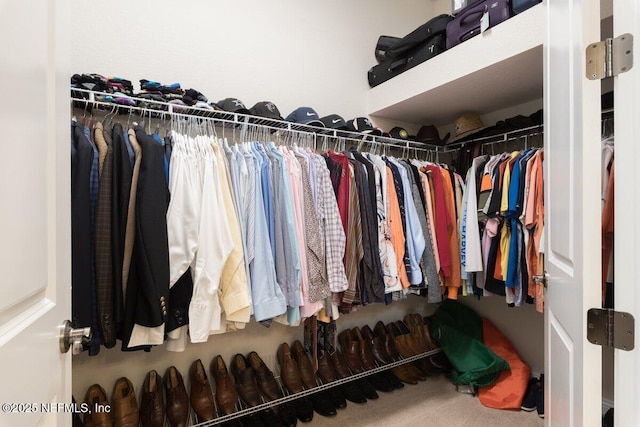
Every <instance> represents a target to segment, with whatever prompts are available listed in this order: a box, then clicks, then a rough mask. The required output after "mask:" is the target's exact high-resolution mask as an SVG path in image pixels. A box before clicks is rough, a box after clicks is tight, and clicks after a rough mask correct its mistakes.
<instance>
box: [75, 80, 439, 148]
mask: <svg viewBox="0 0 640 427" xmlns="http://www.w3.org/2000/svg"><path fill="white" fill-rule="evenodd" d="M106 96H112V94H109V93H104V92H95V91H91V90H87V89H78V88H71V102H72V105H73V104H75V105H76V107H78V106H82V105H84V111H85V113H87V112H92V111H93V109H94V108H96V109H98V110H100V111H102V112H105V113H107V115H113V116H115V115H124V114H128V115H129V117H130V119H131V118H132V115H133V113H134V112H136V113H137V114H138V115H139V117H140V118H141V119H145V118H147V117H148V118H149V120H151V119H152V118H156V119H159V120H166V119H167V118H173V119H175V118H182V119H193V118H202V119H210V120H212V121H213V122H214V123H219V124H221V125H223V126H224V125H229V126H230V127H231V128H232V129H234V130H235V129H238V128H240V129H241V131H243V132H245V133H246V132H247V129H248V128H261V129H268V130H270V131H273V132H280V133H284V134H286V133H290V134H297V135H302V136H304V137H306V138H313V140H314V144H315V146H316V147H317V146H318V145H319V143H320V144H322V143H323V142H324V141H328V140H331V141H332V142H333V143H336V144H337V143H341V144H343V145H346V143H349V144H350V145H353V146H357V147H358V148H361V147H362V146H363V145H364V144H368V145H369V146H370V147H371V148H373V149H378V148H382V149H383V150H385V151H386V149H394V150H402V151H404V152H416V153H417V152H427V153H436V152H437V151H438V148H439V147H438V146H436V145H433V144H425V143H421V142H415V141H409V140H403V139H396V138H389V137H384V136H376V135H369V134H362V133H357V132H350V131H343V130H337V129H328V128H324V127H318V126H309V125H303V124H298V123H292V122H286V121H283V120H274V119H269V118H264V117H258V116H252V115H248V114H240V113H230V112H227V111H220V110H213V109H207V108H200V107H195V106H184V105H178V104H172V103H169V102H161V101H155V100H149V99H138V98H134V97H128V98H130V99H132V100H134V101H136V102H137V103H138V104H141V105H142V106H140V105H135V106H133V105H124V104H119V103H114V102H110V101H106V100H103V99H102V98H104V97H106ZM90 107H91V110H89V108H90ZM79 108H82V107H79Z"/></svg>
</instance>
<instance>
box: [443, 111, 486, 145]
mask: <svg viewBox="0 0 640 427" xmlns="http://www.w3.org/2000/svg"><path fill="white" fill-rule="evenodd" d="M485 128H486V126H485V125H484V123H482V120H481V119H480V115H478V114H477V113H465V114H463V115H462V116H460V117H458V118H457V119H456V136H455V137H454V138H453V139H452V140H451V141H449V142H455V141H457V140H459V139H462V138H464V137H467V136H469V135H473V134H474V133H477V132H480V131H481V130H483V129H485Z"/></svg>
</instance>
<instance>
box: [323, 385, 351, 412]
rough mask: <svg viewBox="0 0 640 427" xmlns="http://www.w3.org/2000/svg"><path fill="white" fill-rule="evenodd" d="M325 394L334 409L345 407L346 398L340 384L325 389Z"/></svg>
mask: <svg viewBox="0 0 640 427" xmlns="http://www.w3.org/2000/svg"><path fill="white" fill-rule="evenodd" d="M327 394H328V395H329V399H330V400H331V403H333V406H335V407H336V409H344V408H346V407H347V399H346V398H345V396H344V389H343V387H342V386H341V385H339V386H335V387H331V388H330V389H328V390H327Z"/></svg>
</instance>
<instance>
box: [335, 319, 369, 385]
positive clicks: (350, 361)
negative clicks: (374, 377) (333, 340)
mask: <svg viewBox="0 0 640 427" xmlns="http://www.w3.org/2000/svg"><path fill="white" fill-rule="evenodd" d="M338 341H339V342H340V347H342V353H343V354H344V358H345V360H346V361H347V366H348V367H349V369H350V370H351V372H353V373H354V374H359V373H361V372H363V371H364V367H363V366H362V358H361V356H360V344H359V343H358V342H356V341H354V339H353V336H352V334H351V329H345V330H344V331H342V332H340V334H339V335H338Z"/></svg>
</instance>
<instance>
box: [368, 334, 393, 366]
mask: <svg viewBox="0 0 640 427" xmlns="http://www.w3.org/2000/svg"><path fill="white" fill-rule="evenodd" d="M361 332H362V337H363V338H364V339H365V340H367V341H368V342H369V347H370V348H371V355H372V356H373V358H374V359H375V360H376V361H377V362H378V363H380V364H382V365H386V364H387V363H391V362H393V360H392V359H391V356H390V355H389V353H388V352H387V350H386V349H385V347H384V341H383V340H382V339H381V338H380V337H377V336H376V335H375V334H374V333H373V331H372V330H371V328H370V327H369V325H364V326H363V327H362V329H361Z"/></svg>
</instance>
